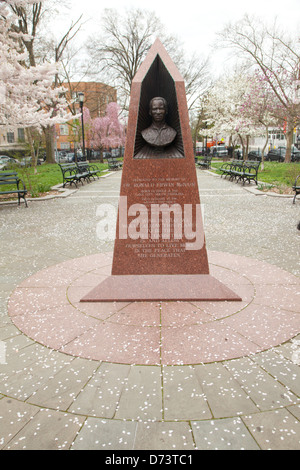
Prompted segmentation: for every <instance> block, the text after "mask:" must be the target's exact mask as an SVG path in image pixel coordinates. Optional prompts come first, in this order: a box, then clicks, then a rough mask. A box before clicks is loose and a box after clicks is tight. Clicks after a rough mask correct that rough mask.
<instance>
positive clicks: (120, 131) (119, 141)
mask: <svg viewBox="0 0 300 470" xmlns="http://www.w3.org/2000/svg"><path fill="white" fill-rule="evenodd" d="M119 114H120V110H119V106H118V105H117V103H114V102H112V103H109V104H108V105H107V108H106V115H105V116H103V117H98V118H95V119H93V120H92V121H91V122H90V126H89V127H90V142H91V146H92V147H93V148H95V149H99V150H100V151H101V152H102V151H103V149H110V148H118V147H120V146H122V145H124V143H125V128H124V125H123V124H122V122H121V121H120V118H119Z"/></svg>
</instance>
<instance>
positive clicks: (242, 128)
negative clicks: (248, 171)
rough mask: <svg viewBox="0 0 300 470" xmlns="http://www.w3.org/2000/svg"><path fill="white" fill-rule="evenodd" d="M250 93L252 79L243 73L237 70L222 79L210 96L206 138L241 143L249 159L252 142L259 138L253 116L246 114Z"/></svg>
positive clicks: (207, 104) (204, 132)
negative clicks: (250, 143)
mask: <svg viewBox="0 0 300 470" xmlns="http://www.w3.org/2000/svg"><path fill="white" fill-rule="evenodd" d="M247 91H249V77H248V76H247V75H246V74H245V72H244V70H236V71H235V72H234V73H233V74H232V75H230V76H225V77H222V78H220V79H219V80H218V81H216V83H215V84H214V86H213V88H212V90H211V91H210V92H209V94H208V99H207V102H206V109H205V111H206V116H207V124H208V126H209V129H207V131H202V134H203V135H208V136H212V137H215V138H216V140H220V138H224V137H228V138H229V139H230V141H231V142H234V141H238V142H239V143H240V144H241V146H242V148H243V155H244V158H245V159H247V155H248V147H249V139H250V137H251V136H254V135H257V133H258V126H257V125H255V123H254V122H253V119H252V116H251V115H250V114H247V113H245V112H242V111H243V105H244V96H245V94H246V93H247Z"/></svg>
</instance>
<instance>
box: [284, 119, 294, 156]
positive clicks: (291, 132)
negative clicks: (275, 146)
mask: <svg viewBox="0 0 300 470" xmlns="http://www.w3.org/2000/svg"><path fill="white" fill-rule="evenodd" d="M293 136H294V126H293V123H290V122H288V123H287V131H286V154H285V160H284V162H285V163H290V162H291V158H292V155H291V151H292V145H293Z"/></svg>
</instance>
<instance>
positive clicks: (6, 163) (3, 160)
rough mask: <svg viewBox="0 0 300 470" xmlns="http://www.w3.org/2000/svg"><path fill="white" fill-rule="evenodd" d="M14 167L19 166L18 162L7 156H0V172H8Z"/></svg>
mask: <svg viewBox="0 0 300 470" xmlns="http://www.w3.org/2000/svg"><path fill="white" fill-rule="evenodd" d="M14 166H20V162H19V160H17V159H16V158H13V157H8V156H7V155H0V170H9V169H11V168H12V167H14Z"/></svg>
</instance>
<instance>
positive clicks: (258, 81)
mask: <svg viewBox="0 0 300 470" xmlns="http://www.w3.org/2000/svg"><path fill="white" fill-rule="evenodd" d="M276 111H277V109H276V106H275V107H274V99H273V95H272V93H271V92H270V90H269V88H268V85H267V83H266V82H265V80H264V79H263V77H262V76H261V74H260V73H258V72H256V73H255V74H254V75H253V76H249V82H248V87H247V90H246V92H245V94H244V97H243V101H242V103H241V107H240V112H241V115H242V116H244V117H245V118H246V119H249V120H251V122H252V123H253V126H254V127H255V128H256V129H258V130H259V129H260V128H261V130H262V134H264V135H265V137H266V140H265V144H264V146H263V149H262V163H261V169H262V170H263V169H264V154H265V150H266V147H267V145H268V140H269V127H271V126H272V127H275V126H278V125H280V119H279V118H278V114H277V112H276Z"/></svg>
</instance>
